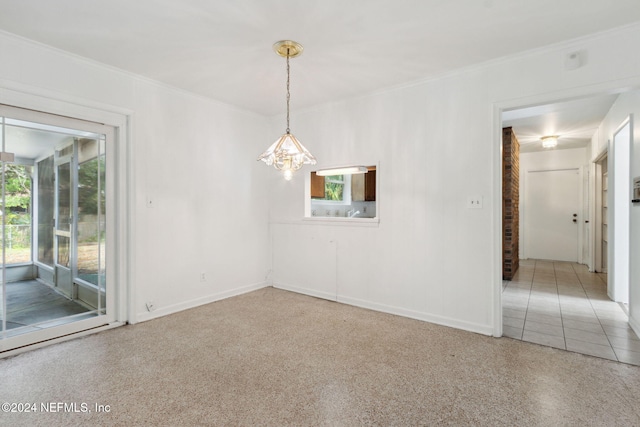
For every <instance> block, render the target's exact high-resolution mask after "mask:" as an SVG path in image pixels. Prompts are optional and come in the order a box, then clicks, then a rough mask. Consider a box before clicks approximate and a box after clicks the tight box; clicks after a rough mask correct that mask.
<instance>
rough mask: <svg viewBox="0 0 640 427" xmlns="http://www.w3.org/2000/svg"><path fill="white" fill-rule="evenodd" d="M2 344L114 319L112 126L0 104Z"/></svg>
mask: <svg viewBox="0 0 640 427" xmlns="http://www.w3.org/2000/svg"><path fill="white" fill-rule="evenodd" d="M0 127H1V131H2V132H1V137H2V141H1V142H2V144H1V146H2V153H1V154H0V160H1V162H0V163H1V170H2V176H1V180H0V183H1V200H0V215H1V217H2V223H1V233H0V236H1V242H2V259H1V273H2V281H1V283H0V295H1V296H2V304H1V305H0V318H1V320H2V322H1V324H0V338H1V339H0V351H4V350H6V349H8V348H13V347H15V346H16V345H26V344H29V343H33V342H38V341H41V340H47V339H51V338H52V337H55V336H59V335H67V334H70V333H74V332H78V331H81V330H84V329H89V328H95V327H98V326H101V325H105V324H108V323H110V322H112V321H114V319H115V317H114V313H115V307H114V306H113V305H115V298H114V296H113V295H112V294H113V293H114V291H113V288H114V287H113V285H112V283H111V282H110V279H111V278H110V277H109V275H108V274H107V270H106V265H107V253H108V250H107V249H108V247H107V245H108V243H109V242H108V240H109V239H108V236H109V232H110V230H109V229H108V228H107V219H108V216H109V215H110V214H111V212H112V209H111V207H110V206H108V203H107V200H108V194H109V193H108V192H109V191H110V188H109V184H110V182H111V183H113V177H111V176H110V175H109V174H108V172H107V166H108V164H109V151H110V150H109V149H110V144H112V138H113V128H110V127H108V126H105V125H101V124H97V123H92V122H84V121H79V120H75V119H69V118H64V117H59V116H52V115H48V114H44V113H38V112H33V111H29V110H21V109H16V108H13V107H6V106H1V105H0Z"/></svg>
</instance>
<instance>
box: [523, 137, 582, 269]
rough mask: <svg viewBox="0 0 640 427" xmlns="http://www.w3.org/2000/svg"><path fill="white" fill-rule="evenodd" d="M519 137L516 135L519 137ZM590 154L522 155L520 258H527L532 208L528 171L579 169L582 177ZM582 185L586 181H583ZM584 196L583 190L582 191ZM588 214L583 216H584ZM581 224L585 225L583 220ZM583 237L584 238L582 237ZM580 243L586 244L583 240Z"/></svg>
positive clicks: (575, 151) (579, 151) (577, 151)
mask: <svg viewBox="0 0 640 427" xmlns="http://www.w3.org/2000/svg"><path fill="white" fill-rule="evenodd" d="M517 136H518V135H516V137H517ZM589 154H590V152H588V150H587V148H575V149H568V150H558V149H556V150H545V151H536V152H529V153H520V181H519V182H520V230H519V234H520V241H519V247H518V249H519V252H520V258H522V259H525V258H527V251H526V246H525V244H526V242H525V235H526V234H525V229H524V224H525V218H526V217H527V215H529V211H530V209H532V207H531V206H527V204H526V176H527V172H528V171H541V170H556V169H579V170H580V175H581V176H582V170H583V167H584V166H588V164H589ZM580 182H581V183H584V181H583V180H582V179H581V180H580ZM580 193H581V194H582V193H583V192H582V188H581V189H580ZM584 214H586V212H584V213H583V214H581V216H584ZM580 221H581V222H580V224H583V223H582V221H583V219H582V218H581V220H580ZM581 237H582V236H581ZM579 240H580V243H586V242H585V241H584V240H583V239H582V238H580V239H579Z"/></svg>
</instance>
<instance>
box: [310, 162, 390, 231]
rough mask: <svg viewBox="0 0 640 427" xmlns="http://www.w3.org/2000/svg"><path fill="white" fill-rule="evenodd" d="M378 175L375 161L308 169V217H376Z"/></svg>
mask: <svg viewBox="0 0 640 427" xmlns="http://www.w3.org/2000/svg"><path fill="white" fill-rule="evenodd" d="M377 179H378V174H377V167H376V166H375V165H373V166H348V167H340V168H331V169H321V170H318V171H313V172H311V173H310V177H309V186H308V203H307V206H308V208H309V209H308V211H307V217H311V218H316V217H320V218H349V219H358V218H376V216H377V202H376V199H377V187H378V183H377Z"/></svg>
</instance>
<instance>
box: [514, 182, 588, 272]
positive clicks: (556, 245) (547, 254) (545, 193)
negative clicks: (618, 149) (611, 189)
mask: <svg viewBox="0 0 640 427" xmlns="http://www.w3.org/2000/svg"><path fill="white" fill-rule="evenodd" d="M525 194H526V197H525V215H524V218H525V224H524V234H525V245H526V246H527V257H528V258H535V259H549V260H555V261H571V262H577V261H578V227H579V225H578V224H580V217H579V216H580V174H579V171H578V169H564V170H549V171H528V172H527V176H526V181H525Z"/></svg>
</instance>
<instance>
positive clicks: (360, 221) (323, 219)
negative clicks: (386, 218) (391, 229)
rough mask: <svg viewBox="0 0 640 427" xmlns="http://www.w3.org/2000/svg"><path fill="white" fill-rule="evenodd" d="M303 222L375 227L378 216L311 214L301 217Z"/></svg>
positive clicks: (378, 219)
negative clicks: (355, 216) (359, 216)
mask: <svg viewBox="0 0 640 427" xmlns="http://www.w3.org/2000/svg"><path fill="white" fill-rule="evenodd" d="M302 221H303V222H309V223H315V224H318V225H344V226H357V227H377V226H378V224H380V218H378V217H375V218H347V217H329V216H311V217H304V218H302Z"/></svg>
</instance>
